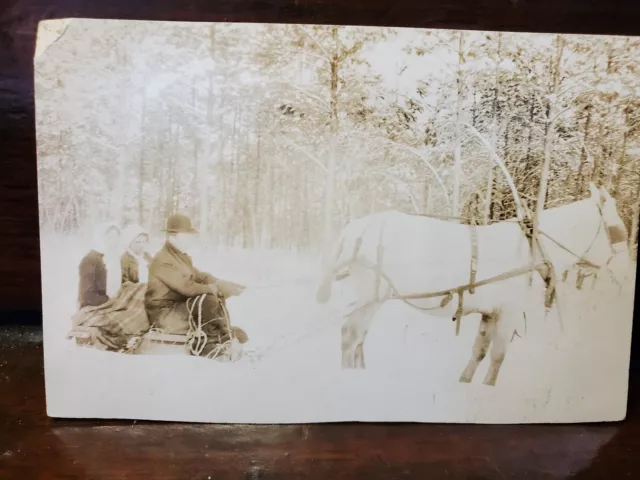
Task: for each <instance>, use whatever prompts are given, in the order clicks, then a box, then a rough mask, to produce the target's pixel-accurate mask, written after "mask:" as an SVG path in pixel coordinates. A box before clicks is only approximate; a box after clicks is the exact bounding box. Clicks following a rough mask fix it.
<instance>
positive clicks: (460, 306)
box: [453, 289, 471, 337]
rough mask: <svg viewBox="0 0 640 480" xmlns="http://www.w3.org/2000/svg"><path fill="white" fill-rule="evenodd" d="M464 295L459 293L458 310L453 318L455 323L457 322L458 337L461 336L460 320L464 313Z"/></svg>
mask: <svg viewBox="0 0 640 480" xmlns="http://www.w3.org/2000/svg"><path fill="white" fill-rule="evenodd" d="M469 291H471V289H469ZM463 295H464V293H463V292H458V308H457V309H456V313H455V314H454V316H453V321H454V322H456V337H457V336H458V335H459V334H460V320H461V319H462V313H463V308H464V307H463V302H462V296H463Z"/></svg>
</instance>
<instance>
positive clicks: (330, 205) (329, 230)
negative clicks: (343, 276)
mask: <svg viewBox="0 0 640 480" xmlns="http://www.w3.org/2000/svg"><path fill="white" fill-rule="evenodd" d="M331 35H332V38H333V55H332V57H331V65H330V67H331V84H330V94H331V111H330V117H329V122H330V123H329V126H330V134H329V137H330V138H329V159H328V160H329V161H328V162H327V172H326V184H325V195H324V235H323V237H324V239H323V243H324V250H325V254H326V255H328V254H329V252H330V250H331V241H332V239H333V211H334V189H335V182H336V165H337V158H336V156H337V153H338V152H337V141H338V132H339V129H340V125H339V123H338V81H339V78H340V72H339V69H340V57H339V50H338V47H339V39H338V27H332V28H331Z"/></svg>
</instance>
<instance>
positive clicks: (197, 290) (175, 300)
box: [145, 214, 247, 357]
mask: <svg viewBox="0 0 640 480" xmlns="http://www.w3.org/2000/svg"><path fill="white" fill-rule="evenodd" d="M165 231H166V233H167V241H166V242H165V244H164V246H163V247H162V249H161V250H160V251H159V252H158V253H157V254H156V256H155V257H154V258H153V260H152V261H151V264H150V266H149V279H148V283H147V291H146V294H145V308H146V310H147V315H148V316H149V322H150V324H151V325H152V326H153V327H154V328H157V329H159V330H161V331H162V332H164V333H171V334H189V335H190V337H191V338H190V342H192V343H191V344H190V345H192V344H193V339H194V338H195V340H196V342H195V343H196V344H197V348H195V350H194V348H191V353H192V354H195V355H201V356H209V357H217V356H218V354H219V353H220V352H222V351H223V347H224V348H226V347H227V346H229V345H230V343H231V341H232V340H234V339H236V340H238V341H239V342H240V343H245V342H246V341H247V335H246V333H245V332H244V331H242V330H241V329H240V328H237V327H232V326H231V325H230V322H229V315H228V313H227V309H226V305H225V299H226V298H227V297H231V296H234V295H239V294H240V293H242V291H243V290H244V287H242V286H241V285H238V284H235V283H233V282H227V281H223V280H219V279H216V278H215V277H213V276H212V275H210V274H208V273H203V272H200V271H199V270H198V269H196V268H195V267H194V266H193V262H192V260H191V257H190V256H189V255H188V254H187V253H186V252H188V251H190V249H191V248H192V245H193V243H194V241H195V239H196V235H197V233H198V231H197V230H195V229H194V228H193V226H192V225H191V219H189V217H187V216H185V215H180V214H175V215H171V216H170V217H169V218H168V220H167V226H166V230H165Z"/></svg>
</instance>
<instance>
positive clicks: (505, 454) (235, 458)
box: [0, 0, 640, 479]
mask: <svg viewBox="0 0 640 480" xmlns="http://www.w3.org/2000/svg"><path fill="white" fill-rule="evenodd" d="M59 17H93V18H136V19H155V20H195V21H226V20H228V21H252V22H299V23H334V24H365V25H396V26H416V27H448V28H475V29H493V30H495V29H502V30H511V31H522V30H525V31H536V32H544V31H548V32H564V33H614V34H635V35H638V34H640V1H638V0H482V1H478V0H395V1H391V0H386V1H385V0H219V1H211V0H146V1H142V0H137V1H130V0H2V1H0V152H1V153H0V169H1V170H2V172H3V174H2V175H1V176H0V225H2V228H3V231H2V235H0V306H1V308H0V310H3V311H5V312H6V311H8V310H17V311H20V312H22V313H20V314H14V313H12V314H11V315H8V314H6V313H4V314H0V325H2V324H5V323H23V324H24V323H36V324H37V323H39V321H40V318H39V309H40V301H41V297H40V266H39V250H38V248H39V246H38V218H37V214H38V209H37V190H36V189H37V180H36V158H35V151H36V149H35V127H34V118H33V115H34V106H33V66H32V56H33V51H34V46H35V31H36V27H37V23H38V21H39V20H41V19H43V18H59ZM636 330H637V329H636ZM637 344H638V342H634V345H637ZM637 350H638V349H637V348H636V347H634V355H633V356H632V364H634V365H635V364H637V363H638V362H639V359H640V355H638V354H637ZM631 386H632V389H631V397H630V409H629V416H628V419H627V420H626V421H624V422H621V423H618V424H603V425H568V426H566V425H561V426H470V425H404V424H402V425H401V424H330V425H310V426H218V425H187V424H167V423H165V424H161V423H150V422H122V421H119V422H92V421H71V420H53V419H49V418H47V416H46V413H45V400H44V377H43V371H42V345H41V334H40V332H39V330H38V327H31V329H29V328H27V327H8V328H5V329H0V478H1V479H5V478H20V479H31V478H41V479H48V478H98V479H100V478H154V479H155V478H159V479H161V478H171V479H179V478H188V479H206V478H212V479H221V478H248V479H258V478H321V479H331V478H366V479H375V478H420V479H439V478H447V479H455V478H464V479H490V478H497V479H505V478H523V479H529V478H607V479H608V478H612V479H615V478H633V477H637V476H638V475H640V456H639V455H637V453H638V447H639V446H640V408H639V404H640V400H638V392H639V391H640V375H638V374H634V375H633V376H632V382H631ZM87 388H91V386H87ZM212 401H214V400H212Z"/></svg>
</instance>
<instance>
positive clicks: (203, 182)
mask: <svg viewBox="0 0 640 480" xmlns="http://www.w3.org/2000/svg"><path fill="white" fill-rule="evenodd" d="M215 38H216V27H215V25H211V27H210V30H209V54H210V55H211V58H213V56H214V54H215V46H216V42H215ZM213 105H214V96H213V72H210V73H209V88H208V92H207V118H206V122H205V137H204V153H203V154H202V156H201V157H200V162H199V163H198V169H197V175H198V184H199V189H198V190H199V192H198V193H199V197H200V198H199V200H200V202H199V203H200V220H199V222H198V226H199V227H200V236H201V238H202V239H203V240H204V241H205V242H206V241H207V240H208V239H209V165H210V164H211V157H212V153H213V134H212V132H211V130H212V127H213Z"/></svg>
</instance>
